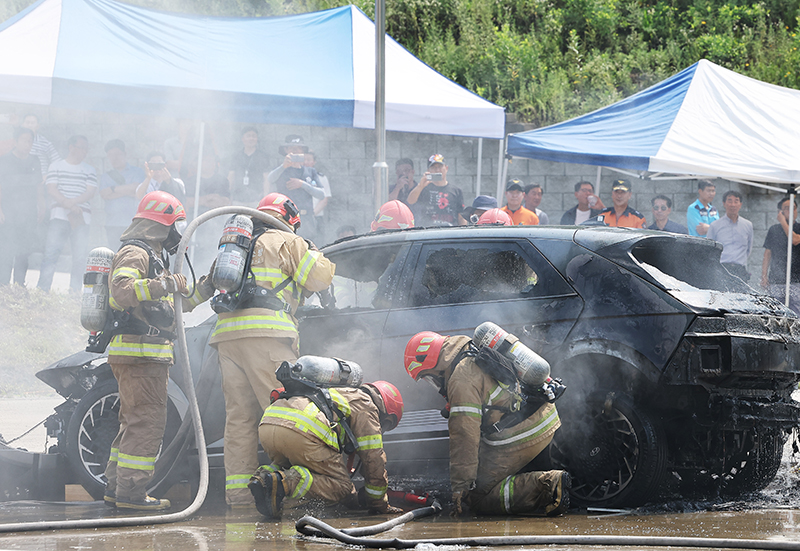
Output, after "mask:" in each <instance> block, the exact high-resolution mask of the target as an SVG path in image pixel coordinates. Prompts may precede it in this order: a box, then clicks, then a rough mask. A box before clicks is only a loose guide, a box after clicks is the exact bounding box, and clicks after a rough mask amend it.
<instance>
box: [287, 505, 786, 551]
mask: <svg viewBox="0 0 800 551" xmlns="http://www.w3.org/2000/svg"><path fill="white" fill-rule="evenodd" d="M438 505H439V504H438V503H434V505H433V506H431V507H424V508H422V509H417V510H416V511H411V512H409V513H406V514H405V515H402V516H399V517H397V518H395V519H392V520H390V521H387V522H384V523H381V524H376V525H373V526H365V527H361V528H347V529H344V530H338V529H336V528H334V527H332V526H330V525H329V524H326V523H324V522H322V521H321V520H319V519H317V518H314V517H312V516H309V515H306V516H304V517H303V518H301V519H300V520H298V521H297V523H296V524H295V528H296V529H297V531H298V532H300V533H301V534H303V535H307V536H316V537H319V536H323V537H327V538H332V539H333V540H336V541H338V542H341V543H344V544H347V545H356V546H359V547H367V548H371V549H410V548H412V547H416V546H418V545H422V544H425V545H459V546H469V547H478V546H480V547H486V546H496V545H517V546H519V545H526V546H527V545H614V546H633V547H698V548H707V549H768V550H779V551H789V550H793V551H797V550H800V542H790V541H769V540H746V539H724V538H683V537H659V536H585V535H578V536H556V535H552V536H484V537H466V538H431V539H421V540H404V539H400V538H393V539H373V538H365V537H362V536H365V535H375V534H379V533H381V532H385V531H387V530H389V529H391V528H394V527H395V526H397V525H399V524H403V523H404V522H408V521H410V520H414V519H417V518H422V517H426V516H429V515H432V514H435V513H438V512H439V511H440V510H441V506H439V508H438V509H436V506H438ZM434 509H435V510H434ZM418 511H420V512H421V513H420V514H416V515H415V513H417V512H418Z"/></svg>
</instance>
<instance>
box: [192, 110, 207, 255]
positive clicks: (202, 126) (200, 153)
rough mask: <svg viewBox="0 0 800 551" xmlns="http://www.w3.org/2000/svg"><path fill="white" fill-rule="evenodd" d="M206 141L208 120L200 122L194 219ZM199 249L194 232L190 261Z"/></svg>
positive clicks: (198, 201) (196, 213)
mask: <svg viewBox="0 0 800 551" xmlns="http://www.w3.org/2000/svg"><path fill="white" fill-rule="evenodd" d="M205 141H206V122H205V121H203V122H201V123H200V145H199V146H198V147H197V177H196V179H195V181H194V214H193V215H192V220H194V219H195V218H197V215H198V214H199V213H200V180H201V177H202V171H203V144H204V143H205ZM195 249H197V239H196V234H194V233H193V234H192V250H191V251H190V252H189V261H190V262H194V251H195Z"/></svg>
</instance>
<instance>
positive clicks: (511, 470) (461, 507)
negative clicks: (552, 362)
mask: <svg viewBox="0 0 800 551" xmlns="http://www.w3.org/2000/svg"><path fill="white" fill-rule="evenodd" d="M472 345H473V341H472V339H470V338H469V337H465V336H462V335H454V336H451V337H448V336H443V335H440V334H438V333H434V332H432V331H423V332H421V333H417V334H416V335H414V336H413V337H411V339H410V340H409V341H408V344H407V345H406V349H405V354H404V362H403V363H404V365H405V368H406V371H408V374H409V375H410V376H411V378H412V379H414V380H415V381H421V380H424V381H426V382H428V383H430V384H432V385H433V386H434V387H435V388H436V389H437V390H438V391H439V394H441V395H442V397H443V398H444V399H445V400H447V406H446V407H445V409H444V410H443V415H445V416H446V417H447V428H448V432H449V434H450V487H451V490H452V492H453V493H452V498H453V511H452V513H453V514H454V515H459V514H462V513H463V512H464V511H465V509H466V507H467V506H469V507H470V508H471V510H472V512H473V513H475V514H479V515H509V514H529V513H545V514H546V515H548V516H556V515H560V514H562V513H565V512H566V511H567V510H568V509H569V488H570V485H571V479H570V475H569V473H567V472H566V471H559V470H552V471H531V472H520V471H521V470H522V469H523V468H524V467H525V466H526V465H527V464H528V463H530V462H531V461H533V459H534V458H535V457H536V456H537V455H539V454H540V453H541V452H542V451H543V450H544V449H545V448H546V447H547V446H548V444H550V441H551V440H552V439H553V436H554V435H555V432H556V430H557V429H558V428H559V427H560V426H561V420H560V419H559V416H558V412H557V411H556V407H555V405H554V404H553V403H551V402H549V401H546V402H543V403H542V405H541V406H539V407H538V408H534V410H533V412H532V413H529V414H528V413H526V415H527V417H526V416H525V415H521V416H515V412H524V411H525V410H524V409H521V408H520V403H519V400H520V398H521V397H520V396H519V395H518V394H516V392H517V391H516V389H515V386H514V385H509V384H507V383H508V381H506V383H501V382H500V381H499V380H498V379H497V378H495V377H494V376H492V375H491V374H490V370H489V369H487V368H485V367H482V366H481V364H479V362H480V361H481V358H480V357H476V356H475V355H474V354H471V352H472ZM483 365H485V364H483ZM512 369H513V367H512ZM498 371H500V370H494V371H492V373H495V374H496V375H497V376H498V377H501V375H500V374H499V373H498ZM501 378H502V377H501ZM445 412H446V414H445ZM512 419H514V420H515V421H516V422H514V421H511V420H512Z"/></svg>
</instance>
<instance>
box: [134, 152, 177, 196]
mask: <svg viewBox="0 0 800 551" xmlns="http://www.w3.org/2000/svg"><path fill="white" fill-rule="evenodd" d="M153 191H164V192H166V193H169V194H170V195H172V196H174V197H175V198H176V199H177V200H178V201H180V202H181V204H183V203H184V202H186V186H185V184H184V183H183V180H179V179H178V178H173V177H172V174H170V173H169V170H168V169H167V163H166V162H165V161H164V154H163V153H159V152H158V151H153V152H151V153H150V154H149V155H148V156H147V160H146V161H145V163H144V180H143V181H142V183H141V184H139V187H137V188H136V198H137V199H141V198H142V197H144V196H145V195H146V194H148V193H151V192H153Z"/></svg>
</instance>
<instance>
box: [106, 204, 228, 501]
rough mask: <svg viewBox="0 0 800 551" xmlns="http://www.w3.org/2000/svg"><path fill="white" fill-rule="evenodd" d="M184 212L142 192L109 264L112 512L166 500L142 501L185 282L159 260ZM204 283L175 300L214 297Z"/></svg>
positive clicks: (158, 435)
mask: <svg viewBox="0 0 800 551" xmlns="http://www.w3.org/2000/svg"><path fill="white" fill-rule="evenodd" d="M182 220H186V215H185V213H184V210H183V205H181V203H180V201H178V200H177V199H176V198H175V197H173V196H172V195H170V194H169V193H166V192H163V191H154V192H152V193H148V194H147V195H145V196H144V198H142V201H141V202H140V203H139V208H138V210H137V212H136V214H135V215H134V217H133V222H132V223H131V225H130V226H129V227H128V229H127V230H125V232H124V233H123V234H122V237H121V238H120V240H121V241H122V247H121V248H120V249H119V252H117V254H116V255H115V256H114V260H113V262H112V265H111V282H110V287H111V289H110V298H109V304H110V306H111V309H112V312H113V315H114V317H115V319H117V320H120V321H121V326H120V329H119V330H118V332H119V334H116V335H115V336H114V337H113V338H112V339H111V341H110V343H109V347H108V363H109V365H111V370H112V371H113V372H114V377H116V379H117V382H118V383H119V400H120V406H119V432H118V433H117V437H116V438H115V439H114V441H113V443H112V444H111V454H110V456H109V458H108V465H107V466H106V472H105V475H106V478H107V480H108V482H107V485H106V490H105V496H104V499H105V502H106V503H107V504H108V505H116V507H118V508H124V509H138V510H161V509H166V508H168V507H169V506H170V503H169V500H167V499H156V498H153V497H150V496H148V495H147V491H146V490H147V485H148V482H149V481H150V479H151V478H152V476H153V469H154V465H155V462H156V455H157V454H158V450H159V447H160V446H161V439H162V437H163V435H164V426H165V423H166V419H167V377H168V375H169V368H170V366H171V365H172V362H173V354H172V341H173V339H174V338H175V333H174V331H175V309H174V307H173V300H172V293H175V292H180V293H182V294H184V295H185V294H186V292H187V288H186V277H184V275H183V274H170V272H169V264H168V260H167V258H166V253H169V254H175V252H176V250H177V248H178V244H179V243H180V240H181V234H180V232H179V230H178V229H177V228H176V223H178V222H180V221H182ZM210 279H211V278H210V277H209V276H204V277H203V278H201V279H200V281H199V282H198V284H197V287H196V289H195V292H194V295H192V297H191V298H190V300H188V301H182V303H183V304H184V306H185V308H186V309H187V310H188V309H191V308H192V307H194V306H196V305H197V304H198V303H199V302H202V300H204V299H207V298H208V297H210V296H211V295H212V294H213V291H214V288H213V286H211V282H210Z"/></svg>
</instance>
